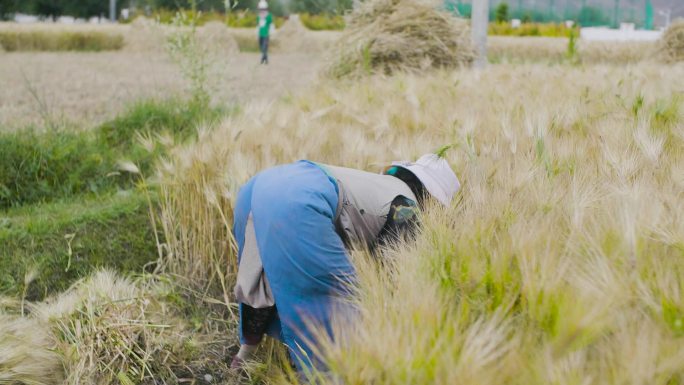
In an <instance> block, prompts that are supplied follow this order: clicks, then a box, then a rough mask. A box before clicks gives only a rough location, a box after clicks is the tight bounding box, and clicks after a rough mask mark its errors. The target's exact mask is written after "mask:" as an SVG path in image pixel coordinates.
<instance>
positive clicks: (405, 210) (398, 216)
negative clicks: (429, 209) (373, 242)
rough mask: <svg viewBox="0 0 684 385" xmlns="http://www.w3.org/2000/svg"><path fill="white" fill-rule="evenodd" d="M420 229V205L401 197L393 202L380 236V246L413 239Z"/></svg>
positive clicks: (378, 243)
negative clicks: (418, 228)
mask: <svg viewBox="0 0 684 385" xmlns="http://www.w3.org/2000/svg"><path fill="white" fill-rule="evenodd" d="M417 227H418V205H416V202H414V201H413V200H411V199H408V198H406V197H405V196H403V195H399V196H397V197H396V198H394V200H393V201H392V204H391V206H390V211H389V213H388V214H387V222H385V226H383V228H382V230H380V234H379V235H378V242H377V245H378V246H384V245H387V244H388V243H391V242H396V241H399V240H401V239H406V238H413V237H414V236H415V232H416V229H417Z"/></svg>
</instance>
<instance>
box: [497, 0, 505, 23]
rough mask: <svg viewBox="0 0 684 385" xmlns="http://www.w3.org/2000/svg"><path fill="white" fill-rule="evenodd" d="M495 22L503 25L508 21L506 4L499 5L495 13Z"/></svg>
mask: <svg viewBox="0 0 684 385" xmlns="http://www.w3.org/2000/svg"><path fill="white" fill-rule="evenodd" d="M494 17H495V20H496V21H497V23H503V22H506V21H508V3H506V2H503V3H499V5H498V6H497V7H496V11H495V16H494Z"/></svg>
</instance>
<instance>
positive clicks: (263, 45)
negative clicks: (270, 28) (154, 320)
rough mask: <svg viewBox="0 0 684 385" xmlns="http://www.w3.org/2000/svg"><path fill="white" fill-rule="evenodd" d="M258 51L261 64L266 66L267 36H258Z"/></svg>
mask: <svg viewBox="0 0 684 385" xmlns="http://www.w3.org/2000/svg"><path fill="white" fill-rule="evenodd" d="M259 50H260V51H261V64H268V36H259Z"/></svg>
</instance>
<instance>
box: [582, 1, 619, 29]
mask: <svg viewBox="0 0 684 385" xmlns="http://www.w3.org/2000/svg"><path fill="white" fill-rule="evenodd" d="M577 20H578V22H579V24H580V25H582V26H583V27H593V26H597V25H609V24H611V23H610V18H609V17H608V16H606V15H605V14H604V13H603V11H601V9H599V8H595V7H589V6H586V7H582V9H581V10H580V11H579V14H578V15H577Z"/></svg>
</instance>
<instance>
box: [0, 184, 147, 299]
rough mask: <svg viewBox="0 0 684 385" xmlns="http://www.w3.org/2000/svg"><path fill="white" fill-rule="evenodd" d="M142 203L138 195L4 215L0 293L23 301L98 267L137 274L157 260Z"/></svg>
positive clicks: (1, 216) (0, 221) (1, 219)
mask: <svg viewBox="0 0 684 385" xmlns="http://www.w3.org/2000/svg"><path fill="white" fill-rule="evenodd" d="M148 207H149V206H148V204H147V200H146V198H145V196H144V195H143V194H141V193H133V192H128V193H120V194H114V195H111V196H107V197H99V198H97V199H85V200H84V199H81V198H77V199H74V200H71V201H63V202H54V203H49V204H42V205H31V206H27V207H22V208H17V209H12V210H8V211H6V212H4V213H2V214H0V244H2V245H3V247H2V248H1V249H0V266H2V268H0V293H4V294H9V295H19V294H21V293H22V292H23V291H24V289H25V284H24V283H25V281H24V278H25V277H26V275H27V274H29V275H30V274H31V272H34V273H35V279H34V280H33V281H32V282H29V283H28V285H27V287H26V293H27V298H29V299H31V300H36V299H41V298H44V297H45V296H46V295H48V294H50V293H53V292H56V291H62V290H64V289H66V288H67V287H69V285H71V284H72V283H73V282H74V281H76V280H77V279H79V278H81V277H84V276H86V275H87V274H88V273H90V272H91V271H93V270H95V269H98V268H100V267H110V268H115V269H117V270H119V271H132V272H142V271H143V268H144V266H145V265H146V264H148V263H149V262H152V261H155V260H156V258H157V248H156V242H155V237H154V232H153V230H152V225H151V221H150V216H149V208H148Z"/></svg>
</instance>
